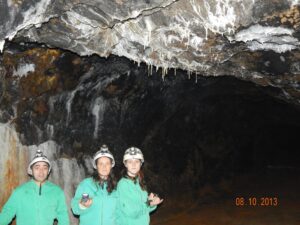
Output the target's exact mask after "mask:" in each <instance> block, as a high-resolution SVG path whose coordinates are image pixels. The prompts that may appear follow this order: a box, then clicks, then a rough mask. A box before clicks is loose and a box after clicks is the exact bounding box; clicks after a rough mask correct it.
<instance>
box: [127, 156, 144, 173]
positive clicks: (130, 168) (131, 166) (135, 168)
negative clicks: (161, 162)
mask: <svg viewBox="0 0 300 225" xmlns="http://www.w3.org/2000/svg"><path fill="white" fill-rule="evenodd" d="M141 166H142V163H141V160H139V159H128V160H126V161H125V167H126V169H127V174H128V175H129V176H131V177H135V176H136V175H137V174H138V173H139V171H140V169H141Z"/></svg>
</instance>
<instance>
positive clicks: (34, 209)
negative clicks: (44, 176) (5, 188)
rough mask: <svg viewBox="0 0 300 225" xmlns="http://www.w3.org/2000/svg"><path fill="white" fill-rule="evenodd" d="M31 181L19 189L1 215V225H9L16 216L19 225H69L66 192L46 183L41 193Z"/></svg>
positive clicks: (14, 192) (10, 198)
mask: <svg viewBox="0 0 300 225" xmlns="http://www.w3.org/2000/svg"><path fill="white" fill-rule="evenodd" d="M39 189H40V188H39V186H38V185H37V184H36V183H35V182H34V181H33V180H30V181H28V182H26V183H24V184H22V185H21V186H19V187H17V188H16V189H15V190H14V191H13V193H12V195H11V196H10V197H9V199H8V201H7V202H6V203H5V205H4V206H3V208H2V211H1V213H0V225H8V224H9V223H10V222H11V220H12V219H13V218H14V217H15V216H16V220H17V225H53V221H54V219H57V220H58V224H59V225H69V224H70V223H69V216H68V211H67V206H66V202H65V195H64V192H63V191H62V189H61V188H60V187H58V186H57V185H55V184H53V183H51V182H49V181H46V182H45V183H44V184H43V185H42V187H41V191H40V190H39Z"/></svg>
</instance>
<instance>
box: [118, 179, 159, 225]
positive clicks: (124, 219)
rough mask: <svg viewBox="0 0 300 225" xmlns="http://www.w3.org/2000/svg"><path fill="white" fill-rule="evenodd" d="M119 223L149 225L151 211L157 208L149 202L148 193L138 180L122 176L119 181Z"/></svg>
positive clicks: (124, 224)
mask: <svg viewBox="0 0 300 225" xmlns="http://www.w3.org/2000/svg"><path fill="white" fill-rule="evenodd" d="M117 190H118V199H119V200H118V207H117V209H118V210H117V211H118V212H117V214H118V216H117V217H118V225H149V224H150V216H149V213H150V212H152V211H153V210H154V209H156V206H154V207H151V206H149V205H148V204H147V200H148V193H147V192H146V191H144V190H142V188H141V186H140V184H139V183H138V182H136V183H134V182H133V181H132V180H130V179H127V178H122V179H121V180H120V181H119V182H118V186H117Z"/></svg>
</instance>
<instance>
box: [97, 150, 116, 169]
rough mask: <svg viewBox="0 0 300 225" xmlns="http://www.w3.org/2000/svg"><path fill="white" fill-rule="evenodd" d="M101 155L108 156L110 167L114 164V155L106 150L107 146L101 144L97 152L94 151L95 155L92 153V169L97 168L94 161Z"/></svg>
mask: <svg viewBox="0 0 300 225" xmlns="http://www.w3.org/2000/svg"><path fill="white" fill-rule="evenodd" d="M101 157H108V158H110V159H111V164H112V167H114V166H115V159H114V156H113V155H112V154H111V152H110V151H109V150H108V147H107V146H106V145H102V146H101V148H100V150H99V151H98V152H96V153H95V155H94V157H93V167H94V169H97V165H96V161H97V159H99V158H101Z"/></svg>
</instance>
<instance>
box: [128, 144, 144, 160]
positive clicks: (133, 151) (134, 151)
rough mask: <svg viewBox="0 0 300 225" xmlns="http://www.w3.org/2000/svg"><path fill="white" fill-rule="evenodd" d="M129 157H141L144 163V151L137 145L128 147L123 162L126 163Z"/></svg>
mask: <svg viewBox="0 0 300 225" xmlns="http://www.w3.org/2000/svg"><path fill="white" fill-rule="evenodd" d="M128 159H139V160H141V162H142V163H144V156H143V153H142V151H141V150H140V149H139V148H136V147H130V148H128V149H126V151H125V153H124V156H123V163H125V161H126V160H128Z"/></svg>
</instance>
